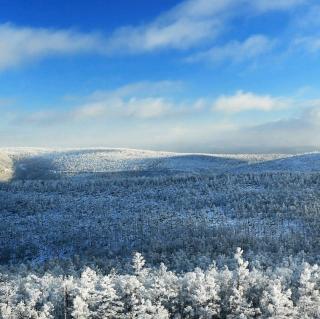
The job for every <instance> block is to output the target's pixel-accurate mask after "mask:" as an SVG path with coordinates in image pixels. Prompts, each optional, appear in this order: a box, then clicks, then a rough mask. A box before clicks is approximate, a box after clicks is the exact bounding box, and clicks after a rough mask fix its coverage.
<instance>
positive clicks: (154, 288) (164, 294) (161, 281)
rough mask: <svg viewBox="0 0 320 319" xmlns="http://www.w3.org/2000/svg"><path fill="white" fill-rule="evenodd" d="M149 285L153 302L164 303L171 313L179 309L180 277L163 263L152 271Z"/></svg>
mask: <svg viewBox="0 0 320 319" xmlns="http://www.w3.org/2000/svg"><path fill="white" fill-rule="evenodd" d="M147 285H148V296H149V298H150V299H151V300H152V303H153V304H156V305H162V306H163V307H164V308H166V309H167V310H168V311H169V312H170V313H175V312H176V309H177V296H178V290H179V289H178V286H179V285H178V277H177V275H176V274H175V273H173V272H172V271H168V269H167V267H166V266H165V265H164V264H163V263H161V264H160V266H159V268H158V269H157V270H155V271H153V272H151V273H150V276H149V280H148V282H147Z"/></svg>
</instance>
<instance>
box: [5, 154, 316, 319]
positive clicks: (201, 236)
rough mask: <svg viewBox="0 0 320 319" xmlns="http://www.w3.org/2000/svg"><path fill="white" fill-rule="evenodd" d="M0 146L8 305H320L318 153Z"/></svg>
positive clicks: (307, 311)
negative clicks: (185, 151) (223, 152)
mask: <svg viewBox="0 0 320 319" xmlns="http://www.w3.org/2000/svg"><path fill="white" fill-rule="evenodd" d="M1 155H2V156H1V159H2V161H0V172H1V171H2V172H5V174H3V176H6V178H3V181H2V182H0V211H1V223H0V252H1V253H0V263H1V265H0V274H1V275H0V318H141V319H142V318H319V317H320V268H319V266H318V265H319V263H320V256H319V251H320V247H319V245H320V235H319V234H320V214H319V212H320V187H319V186H320V155H319V154H318V153H313V154H304V155H299V156H288V155H277V154H274V155H219V156H214V155H205V154H173V153H164V152H163V153H157V152H145V151H136V150H103V149H100V150H77V151H75V150H72V151H65V152H59V151H50V150H28V149H23V150H18V149H14V150H13V149H10V150H9V149H7V150H3V151H2V154H1ZM1 165H2V166H1ZM10 172H11V174H10ZM238 247H241V249H240V248H238ZM144 258H145V260H144Z"/></svg>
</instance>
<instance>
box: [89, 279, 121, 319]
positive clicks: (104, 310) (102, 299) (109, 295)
mask: <svg viewBox="0 0 320 319" xmlns="http://www.w3.org/2000/svg"><path fill="white" fill-rule="evenodd" d="M112 280H113V278H112V277H111V276H110V275H108V276H103V277H102V278H101V279H100V280H99V282H98V285H97V289H96V291H95V296H94V299H95V302H96V304H95V310H94V314H92V317H93V318H103V319H117V318H121V317H122V314H123V303H122V302H121V300H120V299H119V297H118V295H117V292H116V290H115V289H114V284H113V282H112Z"/></svg>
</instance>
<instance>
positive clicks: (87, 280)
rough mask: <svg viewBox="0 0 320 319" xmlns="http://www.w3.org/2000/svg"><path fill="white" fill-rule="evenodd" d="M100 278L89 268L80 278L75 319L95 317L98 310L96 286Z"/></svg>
mask: <svg viewBox="0 0 320 319" xmlns="http://www.w3.org/2000/svg"><path fill="white" fill-rule="evenodd" d="M97 281H98V276H97V274H96V272H95V271H94V270H92V269H90V268H89V267H88V268H86V269H85V270H84V271H83V272H82V274H81V277H80V281H79V285H78V287H77V293H76V294H77V295H76V297H75V298H74V301H73V311H72V316H73V318H77V319H84V318H90V317H92V316H93V315H94V313H95V310H96V294H95V290H96V284H97Z"/></svg>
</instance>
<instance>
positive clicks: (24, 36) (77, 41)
mask: <svg viewBox="0 0 320 319" xmlns="http://www.w3.org/2000/svg"><path fill="white" fill-rule="evenodd" d="M101 42H102V40H101V39H100V37H99V36H98V35H97V34H83V33H78V32H75V31H70V30H54V29H52V30H50V29H39V28H26V27H17V26H14V25H12V24H3V25H0V70H1V69H7V68H10V67H13V66H16V65H19V64H22V63H26V62H28V61H30V60H33V59H37V58H41V57H44V56H48V55H53V54H75V53H86V52H90V51H92V50H94V51H101V50H102V43H101Z"/></svg>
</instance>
